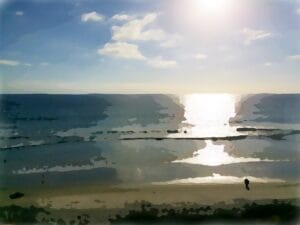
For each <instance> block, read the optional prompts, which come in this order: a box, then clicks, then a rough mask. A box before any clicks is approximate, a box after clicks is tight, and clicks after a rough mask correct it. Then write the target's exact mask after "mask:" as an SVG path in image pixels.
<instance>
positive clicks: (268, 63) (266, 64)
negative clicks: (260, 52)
mask: <svg viewBox="0 0 300 225" xmlns="http://www.w3.org/2000/svg"><path fill="white" fill-rule="evenodd" d="M272 65H273V63H271V62H266V63H265V66H268V67H269V66H272Z"/></svg>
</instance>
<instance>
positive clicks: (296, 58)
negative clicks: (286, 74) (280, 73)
mask: <svg viewBox="0 0 300 225" xmlns="http://www.w3.org/2000/svg"><path fill="white" fill-rule="evenodd" d="M287 58H288V59H289V60H293V61H295V60H300V55H290V56H288V57H287Z"/></svg>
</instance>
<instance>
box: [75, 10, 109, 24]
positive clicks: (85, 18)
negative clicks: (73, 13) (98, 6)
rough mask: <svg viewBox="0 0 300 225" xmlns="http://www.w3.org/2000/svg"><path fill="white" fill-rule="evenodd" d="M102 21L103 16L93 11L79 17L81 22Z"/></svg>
mask: <svg viewBox="0 0 300 225" xmlns="http://www.w3.org/2000/svg"><path fill="white" fill-rule="evenodd" d="M103 20H104V16H103V15H101V14H99V13H97V12H95V11H93V12H89V13H84V14H82V15H81V21H82V22H101V21H103Z"/></svg>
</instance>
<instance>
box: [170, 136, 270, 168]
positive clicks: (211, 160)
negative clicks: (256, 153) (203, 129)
mask: <svg viewBox="0 0 300 225" xmlns="http://www.w3.org/2000/svg"><path fill="white" fill-rule="evenodd" d="M259 161H264V162H272V161H274V160H269V159H260V158H246V157H234V156H231V155H229V154H228V153H227V152H225V151H224V145H215V144H213V143H212V141H206V147H205V148H204V149H200V150H198V151H196V152H194V153H193V157H191V158H186V159H181V160H175V161H173V163H188V164H199V165H206V166H220V165H224V164H231V163H245V162H259Z"/></svg>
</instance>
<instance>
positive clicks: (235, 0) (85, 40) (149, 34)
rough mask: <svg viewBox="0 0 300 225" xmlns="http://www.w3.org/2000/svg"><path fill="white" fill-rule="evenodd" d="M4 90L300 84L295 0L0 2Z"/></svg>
mask: <svg viewBox="0 0 300 225" xmlns="http://www.w3.org/2000/svg"><path fill="white" fill-rule="evenodd" d="M0 4H1V11H0V14H1V21H0V22H1V23H0V32H1V34H0V42H1V45H0V70H1V75H0V76H1V80H0V81H1V83H2V85H1V89H2V91H3V92H46V93H50V92H51V93H54V92H55V93H56V92H58V93H61V92H68V93H95V92H114V93H115V92H118V93H150V92H155V93H166V92H167V93H190V92H231V93H255V92H300V1H297V0H149V1H145V0H97V1H93V0H73V1H71V0H70V1H67V0H66V1H63V0H60V1H55V0H51V1H50V0H49V1H47V0H26V1H25V0H23V1H21V0H20V1H12V0H10V1H5V0H0Z"/></svg>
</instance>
